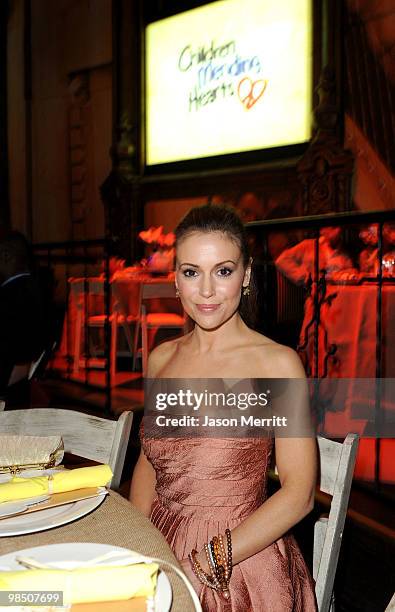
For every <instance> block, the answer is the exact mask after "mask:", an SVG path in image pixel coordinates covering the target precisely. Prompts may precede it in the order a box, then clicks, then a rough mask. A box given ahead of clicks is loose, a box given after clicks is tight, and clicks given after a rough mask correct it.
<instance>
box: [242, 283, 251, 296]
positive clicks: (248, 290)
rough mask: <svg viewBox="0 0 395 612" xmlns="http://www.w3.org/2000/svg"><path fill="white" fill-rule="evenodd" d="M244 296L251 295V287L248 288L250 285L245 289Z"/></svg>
mask: <svg viewBox="0 0 395 612" xmlns="http://www.w3.org/2000/svg"><path fill="white" fill-rule="evenodd" d="M243 295H250V288H249V286H248V285H247V286H246V287H244V289H243Z"/></svg>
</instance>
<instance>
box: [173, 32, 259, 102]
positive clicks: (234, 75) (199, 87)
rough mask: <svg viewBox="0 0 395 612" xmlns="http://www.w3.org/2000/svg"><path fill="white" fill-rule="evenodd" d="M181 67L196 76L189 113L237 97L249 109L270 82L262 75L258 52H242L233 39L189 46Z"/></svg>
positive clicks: (180, 64) (190, 94)
mask: <svg viewBox="0 0 395 612" xmlns="http://www.w3.org/2000/svg"><path fill="white" fill-rule="evenodd" d="M177 67H178V70H179V71H180V72H181V73H188V76H189V77H190V76H191V74H192V75H193V77H194V78H193V80H194V82H195V85H194V87H193V88H192V89H191V90H190V91H189V95H188V110H189V112H196V111H200V110H201V109H202V108H204V107H205V106H208V105H210V104H213V103H214V102H218V101H220V100H225V99H227V98H230V97H232V96H234V97H235V98H236V99H237V98H238V99H239V101H240V102H241V104H242V105H243V107H244V109H245V110H250V109H251V108H252V107H253V106H254V105H255V104H256V103H257V102H258V100H260V99H261V98H262V96H263V94H264V93H265V91H266V88H267V85H268V81H267V80H266V79H264V78H263V67H262V61H261V59H260V58H259V57H258V55H251V54H247V55H241V54H240V53H238V52H237V51H236V42H235V41H234V40H230V41H228V42H226V43H223V44H216V43H215V41H214V40H212V41H211V43H210V45H209V46H204V45H202V46H200V47H198V48H196V49H195V48H193V46H192V45H190V44H189V45H186V46H185V47H184V48H183V49H182V51H181V52H180V53H179V56H178V62H177Z"/></svg>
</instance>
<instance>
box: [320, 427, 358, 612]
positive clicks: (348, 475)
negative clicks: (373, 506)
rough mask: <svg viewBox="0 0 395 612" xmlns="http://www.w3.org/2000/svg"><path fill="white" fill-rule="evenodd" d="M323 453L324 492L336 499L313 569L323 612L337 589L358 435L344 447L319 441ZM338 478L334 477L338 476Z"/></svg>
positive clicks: (324, 523) (324, 524)
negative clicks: (338, 565) (335, 588)
mask: <svg viewBox="0 0 395 612" xmlns="http://www.w3.org/2000/svg"><path fill="white" fill-rule="evenodd" d="M318 445H319V450H320V472H321V482H322V483H323V486H324V487H325V488H322V489H321V490H322V491H324V492H326V493H329V494H331V495H332V502H331V507H330V512H329V517H328V519H327V521H326V520H325V521H322V519H320V521H319V522H321V523H322V524H321V525H320V526H318V527H317V529H316V533H317V536H318V541H317V543H315V546H314V559H313V567H314V571H315V572H316V584H315V592H316V596H317V603H318V610H319V612H328V611H329V610H330V607H331V600H332V594H333V585H334V581H335V575H336V568H337V562H338V559H339V552H340V546H341V540H342V536H343V529H344V523H345V520H346V514H347V507H348V501H349V497H350V490H351V484H352V477H353V473H354V466H355V459H356V454H357V449H358V435H357V434H348V435H347V437H346V439H345V440H344V442H343V443H340V442H334V441H332V440H325V439H323V438H318ZM335 473H336V476H335V477H334V474H335Z"/></svg>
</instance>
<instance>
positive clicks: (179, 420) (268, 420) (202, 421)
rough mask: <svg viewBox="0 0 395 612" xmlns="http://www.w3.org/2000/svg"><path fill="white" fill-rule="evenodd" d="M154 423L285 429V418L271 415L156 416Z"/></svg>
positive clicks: (178, 425) (182, 425) (160, 425)
mask: <svg viewBox="0 0 395 612" xmlns="http://www.w3.org/2000/svg"><path fill="white" fill-rule="evenodd" d="M155 423H156V425H157V426H158V427H287V418H286V417H283V416H277V415H273V416H271V417H265V418H259V417H254V416H245V415H241V416H239V417H237V418H236V417H231V418H227V417H218V418H215V417H209V416H207V415H206V416H204V417H198V416H189V415H188V416H186V415H184V416H180V417H174V416H173V417H166V416H165V415H164V414H161V415H160V416H157V417H156V419H155Z"/></svg>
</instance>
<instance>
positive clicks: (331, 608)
mask: <svg viewBox="0 0 395 612" xmlns="http://www.w3.org/2000/svg"><path fill="white" fill-rule="evenodd" d="M329 612H335V594H334V593H332V597H331V603H330V604H329Z"/></svg>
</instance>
